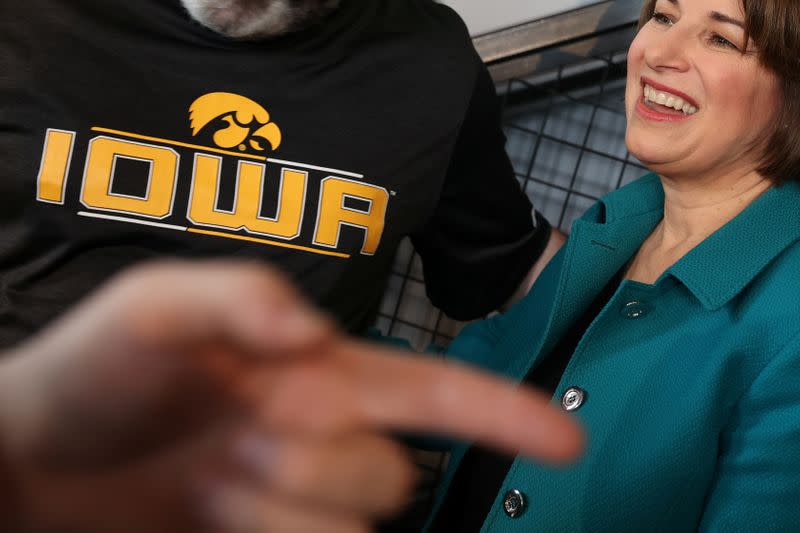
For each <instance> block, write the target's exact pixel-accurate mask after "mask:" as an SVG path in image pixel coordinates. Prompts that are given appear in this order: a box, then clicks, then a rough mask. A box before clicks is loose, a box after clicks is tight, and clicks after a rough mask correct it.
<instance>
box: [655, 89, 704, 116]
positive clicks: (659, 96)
mask: <svg viewBox="0 0 800 533" xmlns="http://www.w3.org/2000/svg"><path fill="white" fill-rule="evenodd" d="M644 99H645V100H647V101H649V102H655V103H656V104H660V105H663V106H666V107H671V108H673V109H676V110H678V111H683V113H684V114H686V115H694V114H695V113H697V108H696V107H695V106H693V105H692V104H690V103H689V102H687V101H686V100H684V99H683V98H681V97H680V96H675V95H674V94H669V93H665V92H661V91H657V90H656V89H654V88H652V87H650V86H649V85H645V86H644Z"/></svg>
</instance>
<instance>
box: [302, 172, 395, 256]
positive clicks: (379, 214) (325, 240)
mask: <svg viewBox="0 0 800 533" xmlns="http://www.w3.org/2000/svg"><path fill="white" fill-rule="evenodd" d="M320 195H321V196H320V201H319V215H318V217H317V229H316V232H315V234H314V244H317V245H320V246H325V247H328V248H336V247H337V246H339V233H340V231H341V227H342V226H343V225H344V226H354V227H357V228H362V229H364V230H365V231H366V235H365V236H364V245H363V247H362V248H361V253H362V254H364V255H374V254H375V252H376V251H377V250H378V246H379V245H380V243H381V237H382V236H383V229H384V224H385V221H386V210H387V206H388V204H389V193H388V192H387V191H386V189H383V188H381V187H376V186H374V185H369V184H366V183H360V182H356V181H351V180H346V179H343V178H335V177H332V176H331V177H328V178H325V179H324V180H322V191H321V193H320ZM348 198H350V199H354V200H361V201H364V202H367V203H369V208H368V209H367V210H366V211H358V210H356V209H351V208H348V207H345V201H346V199H348Z"/></svg>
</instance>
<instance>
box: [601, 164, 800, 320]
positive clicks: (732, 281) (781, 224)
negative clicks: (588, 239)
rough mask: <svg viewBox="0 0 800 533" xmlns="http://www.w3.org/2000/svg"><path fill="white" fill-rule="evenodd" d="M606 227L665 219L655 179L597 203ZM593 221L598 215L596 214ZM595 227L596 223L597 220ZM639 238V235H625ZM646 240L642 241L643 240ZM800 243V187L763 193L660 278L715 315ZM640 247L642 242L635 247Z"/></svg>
mask: <svg viewBox="0 0 800 533" xmlns="http://www.w3.org/2000/svg"><path fill="white" fill-rule="evenodd" d="M601 204H602V206H603V209H604V211H605V217H604V218H605V225H607V226H619V225H621V224H625V223H626V219H627V221H628V222H631V221H633V220H634V217H636V218H637V219H638V220H641V217H642V216H644V217H645V218H648V219H649V218H651V217H650V216H647V214H650V215H652V216H653V217H656V216H657V217H658V219H659V220H660V219H661V218H663V214H664V190H663V187H662V186H661V180H660V179H659V177H658V176H657V175H656V174H648V175H647V176H644V177H643V178H641V179H639V180H637V181H636V182H634V183H632V184H631V185H629V186H627V187H623V188H622V189H620V190H618V191H615V192H613V193H611V194H609V195H607V196H606V197H604V198H603V199H602V200H601ZM595 216H598V217H599V216H600V213H596V215H595ZM597 222H600V220H597ZM625 233H627V234H628V235H631V237H632V238H635V239H636V238H639V239H640V238H641V232H640V231H628V232H625ZM645 238H646V236H645ZM798 240H800V183H797V182H793V181H790V182H787V183H784V184H783V185H781V186H777V187H773V188H771V189H769V190H767V191H766V192H765V193H764V194H762V195H761V196H760V197H759V198H757V199H756V200H755V201H754V202H753V203H752V204H750V205H749V206H748V207H747V208H746V209H745V210H744V211H742V213H740V214H739V215H738V216H737V217H736V218H734V219H733V220H731V221H730V222H728V223H727V224H725V225H724V226H723V227H722V228H720V229H719V230H717V231H716V232H715V233H713V234H712V235H711V236H709V237H708V238H707V239H705V240H704V241H703V242H702V243H700V244H699V245H697V246H696V247H695V248H694V249H692V250H691V251H690V252H689V253H687V254H686V255H685V256H684V257H682V258H681V259H680V260H679V261H678V262H677V263H675V264H674V265H673V266H672V267H670V268H669V269H667V271H666V272H665V273H664V276H662V278H663V277H665V276H672V277H674V278H676V279H678V280H679V281H680V282H681V283H683V284H684V285H685V286H686V287H687V288H688V289H689V290H690V291H691V292H692V294H694V296H695V297H696V298H697V299H698V300H699V301H700V303H701V304H702V305H703V306H704V307H705V308H706V309H709V310H716V309H719V308H721V307H722V306H724V305H725V304H727V303H728V302H729V301H730V300H731V299H732V298H734V297H735V296H737V295H738V294H739V293H741V292H742V290H744V288H745V287H747V285H748V284H750V282H751V281H753V279H754V278H755V277H756V276H758V274H759V273H761V272H762V271H763V270H764V269H765V268H766V267H767V265H769V264H770V263H771V262H772V261H773V260H774V259H775V258H776V257H778V255H780V254H781V252H783V251H784V250H785V249H787V248H788V247H789V246H791V245H792V244H793V243H795V242H796V241H798ZM639 244H641V241H640V242H639Z"/></svg>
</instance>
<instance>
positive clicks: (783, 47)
mask: <svg viewBox="0 0 800 533" xmlns="http://www.w3.org/2000/svg"><path fill="white" fill-rule="evenodd" d="M656 1H657V0H647V1H646V2H645V3H644V7H643V8H642V13H641V15H640V17H639V28H641V27H642V26H644V25H645V24H647V23H648V22H649V21H650V19H651V18H652V17H653V11H654V10H655V5H656ZM686 1H691V0H686ZM742 7H743V8H744V13H745V37H746V38H748V37H749V38H751V39H753V42H754V43H755V44H756V46H757V48H758V58H759V61H760V62H761V64H762V65H763V66H764V67H766V68H767V69H769V70H771V71H772V72H774V73H775V74H776V75H777V77H778V80H779V83H780V91H781V101H780V102H779V103H778V112H777V113H776V115H775V124H774V127H773V129H772V134H771V137H770V139H769V140H768V141H767V142H766V144H765V146H766V149H765V151H764V155H763V157H762V161H761V165H760V167H759V168H758V171H759V172H760V173H761V175H762V176H765V177H767V178H769V179H771V180H773V181H774V182H776V183H780V182H781V181H785V180H800V0H742Z"/></svg>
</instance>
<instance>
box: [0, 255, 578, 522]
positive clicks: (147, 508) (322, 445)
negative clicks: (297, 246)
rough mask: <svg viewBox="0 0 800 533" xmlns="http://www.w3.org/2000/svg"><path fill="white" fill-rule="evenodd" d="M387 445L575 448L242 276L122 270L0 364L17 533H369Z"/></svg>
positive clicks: (574, 433) (282, 286) (467, 384)
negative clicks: (427, 436) (429, 439)
mask: <svg viewBox="0 0 800 533" xmlns="http://www.w3.org/2000/svg"><path fill="white" fill-rule="evenodd" d="M387 430H402V431H416V432H433V433H437V434H440V435H448V436H454V437H460V438H463V439H467V440H475V441H478V442H481V443H483V444H486V445H490V446H494V447H496V448H499V449H502V450H505V451H507V452H509V453H517V452H519V453H522V454H525V455H530V456H535V457H537V458H539V459H540V460H544V461H551V462H564V461H569V460H572V459H574V458H575V457H576V456H577V455H578V454H579V453H580V449H581V446H582V439H583V437H582V433H581V431H580V429H579V428H578V427H577V425H576V424H575V422H573V421H572V420H571V419H569V418H567V417H566V416H564V415H562V414H561V413H559V412H558V411H557V410H556V409H555V408H554V407H552V406H550V405H549V403H548V399H547V398H546V397H544V396H543V395H540V394H538V393H536V392H535V391H524V390H522V389H518V388H516V387H514V386H512V385H511V384H506V383H503V382H501V381H499V380H497V379H495V378H491V377H488V376H484V375H481V374H479V373H477V372H475V371H473V370H468V369H466V368H462V367H460V366H456V365H452V364H451V365H447V364H445V363H443V362H441V361H436V360H424V359H422V358H418V357H413V358H412V357H406V356H403V355H402V354H399V353H395V352H393V351H391V350H387V349H385V348H381V347H376V346H372V345H367V344H364V343H361V342H356V341H353V340H350V339H347V338H345V337H344V336H342V335H341V334H339V333H337V332H336V331H335V330H334V328H333V327H332V326H331V324H330V323H329V322H328V321H327V320H326V319H325V318H324V317H322V316H321V315H319V314H318V313H317V312H316V311H314V310H313V309H312V308H311V307H310V306H309V305H307V304H306V303H305V302H304V301H303V300H302V299H301V298H300V296H299V295H298V294H297V293H296V292H295V291H294V290H293V289H292V288H291V287H290V286H289V285H288V284H287V283H286V282H285V281H284V280H283V279H282V278H281V277H280V276H279V275H278V274H276V273H275V272H273V271H270V270H268V269H265V268H263V267H260V266H255V265H251V264H241V263H232V262H212V263H195V264H189V263H170V264H159V265H152V266H147V267H142V268H139V269H136V270H134V271H131V272H130V273H127V274H124V275H122V276H121V277H120V278H118V279H117V280H115V281H114V282H113V283H111V284H110V285H109V286H108V287H106V288H105V289H103V290H101V291H100V292H99V293H98V294H97V295H96V296H94V297H93V298H91V299H90V300H89V301H87V302H86V303H84V304H83V305H81V306H80V307H79V308H78V309H76V310H75V311H74V312H72V313H71V314H69V315H68V316H67V317H66V318H64V319H62V320H61V321H60V322H58V323H57V324H55V325H54V326H52V327H51V328H49V329H48V330H46V331H45V332H43V333H42V334H40V335H39V336H37V337H36V338H35V339H34V340H33V341H31V342H29V343H27V344H25V345H23V346H20V347H19V348H18V349H16V350H15V352H14V353H12V354H10V355H7V356H5V358H4V359H3V360H0V446H2V447H0V450H1V451H2V452H3V457H4V460H5V462H7V463H8V465H9V467H10V474H11V477H12V479H11V480H9V481H10V482H11V485H10V486H11V490H12V491H13V492H14V495H15V497H16V501H18V503H19V505H17V506H16V509H14V510H15V511H16V512H17V515H18V516H17V518H18V519H19V522H20V529H21V530H23V531H25V530H28V531H39V530H48V529H56V530H68V531H80V532H89V533H94V532H98V533H99V532H108V531H113V532H120V533H123V532H128V531H130V532H131V533H134V532H135V533H139V532H141V531H148V532H157V531H165V532H170V533H176V532H180V531H191V532H202V531H209V532H211V531H214V532H216V531H225V532H227V531H230V532H240V531H241V532H244V531H247V532H259V531H280V532H291V531H297V532H302V533H313V532H315V531H325V532H338V531H342V532H350V531H353V532H357V531H369V529H370V524H371V523H372V522H373V521H374V520H375V519H377V518H380V517H383V516H385V515H387V514H388V513H391V512H393V511H396V510H397V509H399V508H400V506H401V505H402V504H403V503H404V502H405V499H406V497H407V495H408V492H409V490H410V489H411V487H412V485H413V481H414V474H413V467H412V465H411V463H410V461H409V460H408V458H407V457H406V455H405V452H404V450H403V448H402V447H400V446H399V445H398V444H396V443H395V442H393V441H392V440H391V439H389V438H387V437H386V436H385V433H386V431H387ZM3 509H4V508H3V506H2V504H0V513H2V510H3ZM8 511H12V509H9V510H8ZM6 518H7V517H1V519H2V521H3V522H4V523H8V522H7V521H6ZM9 519H10V517H9Z"/></svg>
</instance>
